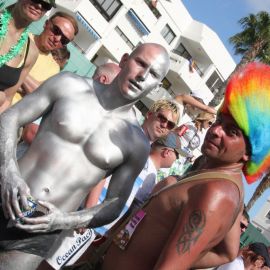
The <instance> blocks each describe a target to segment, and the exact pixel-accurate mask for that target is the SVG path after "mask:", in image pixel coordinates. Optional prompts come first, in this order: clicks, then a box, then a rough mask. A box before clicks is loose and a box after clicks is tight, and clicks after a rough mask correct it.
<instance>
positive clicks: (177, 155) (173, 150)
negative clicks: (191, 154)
mask: <svg viewBox="0 0 270 270" xmlns="http://www.w3.org/2000/svg"><path fill="white" fill-rule="evenodd" d="M164 149H167V150H168V151H171V152H174V153H175V156H176V159H179V153H178V152H177V151H176V150H175V149H169V148H164Z"/></svg>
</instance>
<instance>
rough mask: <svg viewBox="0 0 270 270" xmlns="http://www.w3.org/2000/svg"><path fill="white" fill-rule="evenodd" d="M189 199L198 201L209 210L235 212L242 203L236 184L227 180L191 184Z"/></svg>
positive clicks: (211, 180)
mask: <svg viewBox="0 0 270 270" xmlns="http://www.w3.org/2000/svg"><path fill="white" fill-rule="evenodd" d="M188 194H189V195H188V197H189V199H192V197H193V198H194V196H195V197H196V198H198V199H197V200H198V201H199V202H200V204H201V205H202V206H203V205H205V206H207V208H212V207H213V208H218V209H225V208H226V209H227V210H228V211H229V212H231V211H232V212H234V209H235V207H238V205H239V203H240V193H239V189H238V187H237V185H236V184H234V183H233V182H231V181H228V180H226V179H210V181H209V180H208V181H203V180H202V181H200V182H198V183H194V184H191V186H190V188H189V189H188Z"/></svg>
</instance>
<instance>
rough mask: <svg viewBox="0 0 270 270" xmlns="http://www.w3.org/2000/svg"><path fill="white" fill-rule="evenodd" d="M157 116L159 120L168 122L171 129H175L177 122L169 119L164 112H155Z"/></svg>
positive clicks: (163, 122)
mask: <svg viewBox="0 0 270 270" xmlns="http://www.w3.org/2000/svg"><path fill="white" fill-rule="evenodd" d="M155 115H156V118H157V119H158V120H159V122H160V123H162V124H165V123H167V128H168V129H169V130H171V129H174V128H175V126H176V124H175V123H174V122H172V121H170V120H168V119H167V118H166V117H165V116H164V115H163V114H162V113H157V114H155Z"/></svg>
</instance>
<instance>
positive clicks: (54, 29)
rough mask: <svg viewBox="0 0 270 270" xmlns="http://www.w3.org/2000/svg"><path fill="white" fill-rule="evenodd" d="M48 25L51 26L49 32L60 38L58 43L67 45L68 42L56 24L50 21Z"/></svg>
mask: <svg viewBox="0 0 270 270" xmlns="http://www.w3.org/2000/svg"><path fill="white" fill-rule="evenodd" d="M50 23H51V24H52V27H51V28H50V30H51V32H52V33H53V34H54V35H55V36H61V39H60V41H61V43H62V45H67V44H68V43H69V42H70V40H69V39H68V38H67V37H66V36H65V35H64V34H63V32H62V30H61V29H60V28H59V27H58V26H57V25H56V24H54V23H53V22H52V21H50Z"/></svg>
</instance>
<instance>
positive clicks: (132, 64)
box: [118, 46, 169, 100]
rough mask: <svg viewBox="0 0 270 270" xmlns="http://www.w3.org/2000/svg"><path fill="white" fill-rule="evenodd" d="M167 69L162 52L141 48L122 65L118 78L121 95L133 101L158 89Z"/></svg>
mask: <svg viewBox="0 0 270 270" xmlns="http://www.w3.org/2000/svg"><path fill="white" fill-rule="evenodd" d="M168 67H169V60H168V57H167V55H166V54H165V52H164V51H161V50H160V49H159V48H156V47H151V46H148V47H142V48H141V49H139V50H138V52H136V53H135V54H132V55H131V56H130V57H129V58H128V59H127V60H126V62H125V64H124V65H123V68H122V71H121V73H120V74H119V77H118V86H119V89H120V91H121V93H122V95H123V96H124V97H125V98H127V99H129V100H134V99H137V98H140V97H142V96H145V95H147V94H148V93H149V92H150V91H151V90H153V89H155V88H157V87H159V86H160V85H161V81H162V79H163V78H164V76H165V75H166V73H167V71H168Z"/></svg>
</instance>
